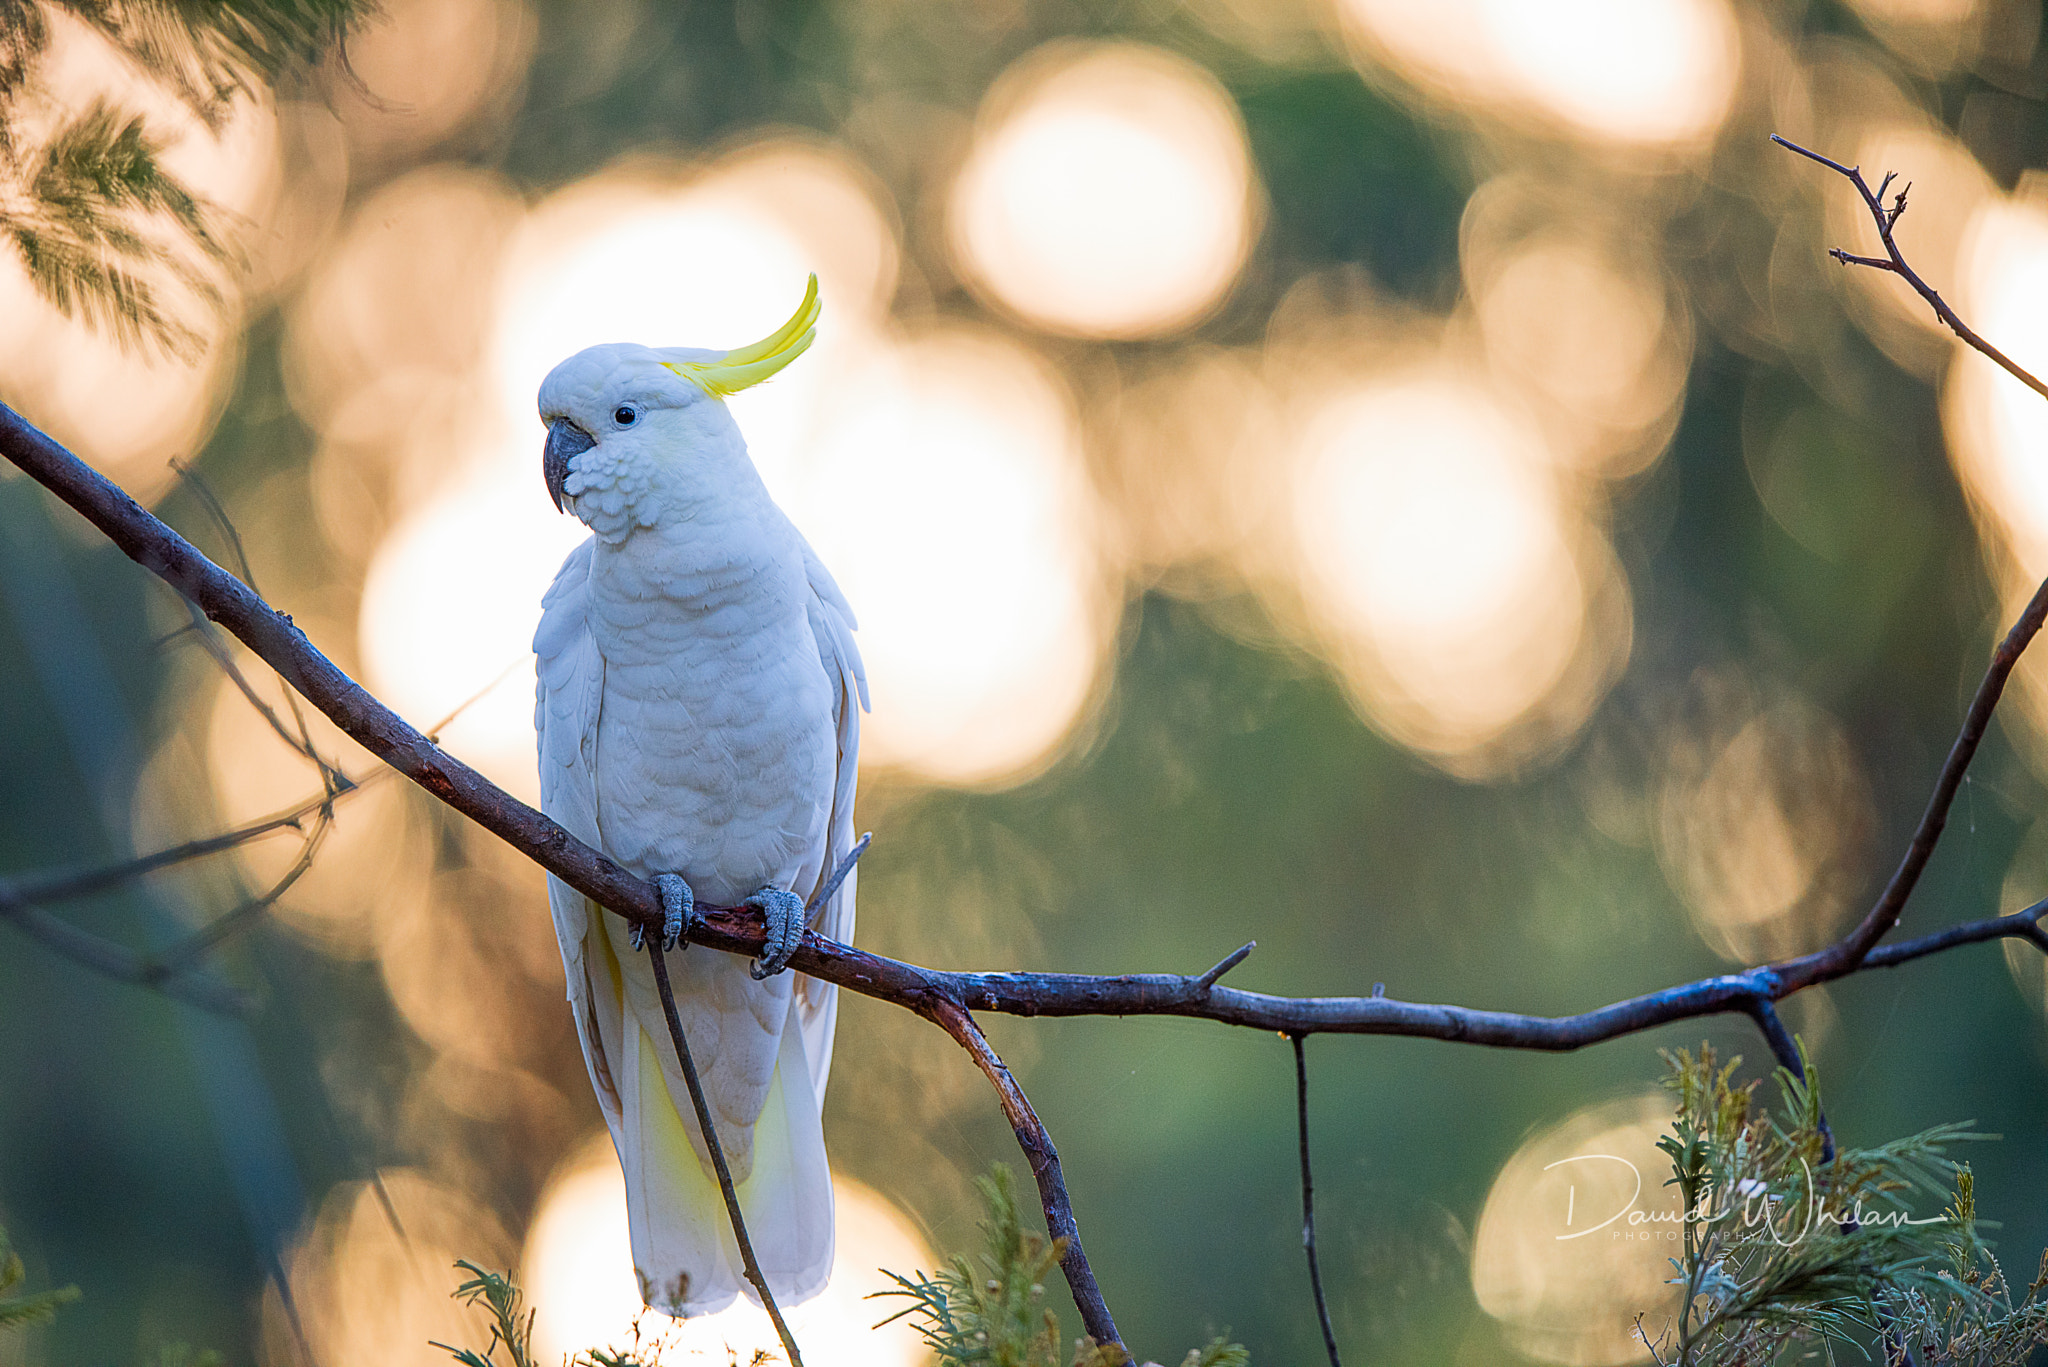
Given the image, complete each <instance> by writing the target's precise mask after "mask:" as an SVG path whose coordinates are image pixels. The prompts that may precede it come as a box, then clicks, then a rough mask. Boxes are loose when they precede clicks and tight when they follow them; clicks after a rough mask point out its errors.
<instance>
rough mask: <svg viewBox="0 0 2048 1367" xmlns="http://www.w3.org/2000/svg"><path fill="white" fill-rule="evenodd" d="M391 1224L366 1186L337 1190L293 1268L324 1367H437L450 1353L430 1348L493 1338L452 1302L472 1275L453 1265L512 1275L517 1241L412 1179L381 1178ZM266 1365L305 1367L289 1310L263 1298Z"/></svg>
mask: <svg viewBox="0 0 2048 1367" xmlns="http://www.w3.org/2000/svg"><path fill="white" fill-rule="evenodd" d="M380 1177H381V1178H382V1181H383V1187H384V1194H385V1195H386V1196H388V1197H389V1198H390V1201H391V1208H392V1210H391V1214H395V1215H396V1216H397V1221H398V1227H394V1226H393V1223H392V1219H391V1214H387V1212H386V1211H385V1208H384V1206H383V1204H382V1202H380V1201H379V1200H378V1199H377V1193H376V1192H375V1191H374V1190H373V1189H372V1188H371V1187H370V1186H369V1184H367V1183H360V1182H352V1183H347V1184H344V1185H342V1186H340V1187H337V1188H335V1189H334V1191H333V1192H332V1193H330V1194H329V1196H328V1197H327V1200H326V1201H325V1202H324V1203H323V1204H322V1206H321V1208H320V1216H319V1219H318V1220H317V1221H316V1222H315V1225H314V1228H313V1230H312V1232H311V1234H310V1235H309V1236H308V1237H307V1238H305V1239H304V1240H303V1241H302V1242H301V1243H300V1244H299V1246H298V1247H297V1248H295V1249H294V1250H293V1251H292V1255H291V1258H290V1260H289V1263H288V1268H289V1275H290V1277H291V1286H292V1297H293V1301H294V1303H295V1305H296V1307H297V1310H298V1316H299V1321H300V1323H301V1324H302V1325H303V1326H304V1327H305V1333H306V1339H307V1342H308V1344H309V1346H310V1347H311V1348H312V1350H313V1357H314V1359H315V1360H316V1361H319V1362H375V1363H379V1364H381V1365H382V1367H430V1365H431V1364H443V1363H446V1362H447V1361H448V1351H447V1350H446V1349H445V1348H437V1347H435V1346H434V1345H433V1343H432V1342H430V1340H435V1339H438V1340H439V1341H440V1342H442V1343H449V1344H455V1345H457V1346H459V1347H466V1348H474V1349H476V1350H478V1351H481V1350H482V1349H483V1347H484V1345H485V1344H486V1343H487V1342H488V1341H489V1338H488V1331H487V1330H485V1329H483V1328H482V1327H481V1325H482V1320H481V1318H480V1317H479V1316H478V1315H476V1314H475V1313H474V1312H472V1311H469V1310H465V1309H463V1308H462V1307H461V1306H459V1305H457V1304H456V1303H455V1301H454V1300H453V1299H452V1298H451V1296H450V1293H451V1292H453V1291H454V1290H455V1288H456V1286H457V1284H459V1283H460V1282H461V1281H462V1280H463V1278H464V1276H465V1274H464V1273H463V1272H461V1271H460V1270H459V1269H457V1268H456V1267H455V1260H456V1259H458V1258H467V1259H469V1260H470V1261H472V1262H475V1263H477V1264H479V1265H481V1266H484V1267H504V1266H506V1265H507V1264H506V1255H507V1254H508V1253H509V1252H510V1251H511V1248H510V1243H511V1241H510V1240H509V1239H508V1238H507V1237H506V1235H505V1231H504V1230H503V1229H502V1228H500V1227H499V1225H498V1222H497V1221H496V1220H495V1219H493V1218H492V1217H491V1215H490V1214H489V1213H488V1212H487V1211H485V1210H483V1209H481V1208H480V1207H478V1206H477V1205H476V1204H475V1203H474V1202H472V1201H471V1200H470V1199H469V1198H468V1197H466V1196H464V1195H462V1194H461V1193H460V1192H458V1191H455V1190H453V1189H452V1188H449V1187H444V1186H441V1185H439V1184H438V1183H436V1182H434V1181H433V1180H432V1179H430V1178H427V1177H425V1176H422V1175H421V1174H419V1173H417V1172H414V1171H411V1170H410V1169H386V1170H385V1171H384V1172H383V1173H381V1174H380ZM264 1312H265V1313H264V1318H265V1320H266V1324H265V1326H264V1340H265V1344H266V1349H267V1351H266V1352H265V1354H264V1357H265V1359H266V1361H268V1362H269V1363H271V1364H273V1367H284V1364H287V1363H296V1362H299V1361H301V1360H302V1354H301V1353H299V1352H297V1351H294V1346H293V1337H292V1332H291V1329H290V1327H289V1325H288V1322H285V1315H284V1308H283V1306H282V1304H281V1303H280V1302H279V1301H278V1300H277V1299H276V1297H275V1295H274V1294H273V1295H271V1296H267V1297H265V1307H264Z"/></svg>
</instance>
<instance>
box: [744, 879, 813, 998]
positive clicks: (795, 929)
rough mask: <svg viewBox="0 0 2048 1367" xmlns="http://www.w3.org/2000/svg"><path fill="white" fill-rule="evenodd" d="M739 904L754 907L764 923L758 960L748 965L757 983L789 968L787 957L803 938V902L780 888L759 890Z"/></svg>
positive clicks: (793, 894)
mask: <svg viewBox="0 0 2048 1367" xmlns="http://www.w3.org/2000/svg"><path fill="white" fill-rule="evenodd" d="M740 905H742V906H748V907H752V908H754V909H755V910H756V911H758V912H760V913H761V919H762V920H763V921H764V922H766V923H767V927H768V936H767V938H766V939H765V940H763V941H762V942H761V957H760V958H758V959H756V960H754V962H753V963H752V964H751V965H749V966H748V969H747V971H748V972H750V973H752V974H753V975H754V977H755V979H756V980H757V981H758V980H759V979H762V978H772V977H774V976H775V975H776V974H778V973H780V972H781V971H782V970H783V969H785V968H787V967H789V956H790V955H792V954H794V953H796V947H797V945H798V944H799V943H801V942H802V940H803V938H804V899H803V898H801V897H799V896H797V895H796V894H795V893H793V892H788V891H785V890H784V889H782V888H762V889H761V890H760V891H759V892H757V893H755V894H754V895H753V896H751V897H749V898H748V899H747V900H746V901H745V902H742V903H741V904H740Z"/></svg>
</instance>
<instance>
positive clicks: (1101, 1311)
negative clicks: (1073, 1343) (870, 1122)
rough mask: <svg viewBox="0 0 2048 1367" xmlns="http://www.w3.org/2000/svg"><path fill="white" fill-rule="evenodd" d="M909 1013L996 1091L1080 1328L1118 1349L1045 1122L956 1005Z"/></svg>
mask: <svg viewBox="0 0 2048 1367" xmlns="http://www.w3.org/2000/svg"><path fill="white" fill-rule="evenodd" d="M915 1009H916V1010H917V1012H918V1013H919V1014H920V1015H922V1016H923V1017H924V1018H925V1019H927V1020H929V1021H931V1022H932V1023H933V1024H934V1025H936V1026H938V1027H939V1028H940V1029H941V1030H944V1031H945V1032H946V1033H947V1034H949V1035H951V1036H952V1037H953V1039H954V1041H955V1042H956V1043H958V1044H959V1046H960V1047H961V1048H962V1049H965V1050H966V1051H967V1056H968V1057H969V1058H971V1059H973V1060H974V1066H975V1067H977V1068H979V1069H981V1071H982V1074H983V1075H984V1076H985V1077H987V1078H988V1080H989V1083H990V1085H991V1086H993V1087H994V1088H995V1089H996V1096H997V1098H998V1099H999V1100H1000V1101H1001V1102H1002V1106H1003V1115H1004V1117H1005V1118H1006V1119H1008V1120H1009V1122H1010V1128H1011V1130H1013V1131H1014V1132H1015V1133H1016V1135H1017V1147H1019V1148H1020V1149H1022V1150H1023V1151H1024V1161H1025V1162H1027V1163H1029V1164H1030V1165H1031V1175H1032V1177H1033V1178H1034V1179H1035V1180H1036V1181H1037V1183H1038V1195H1039V1199H1040V1203H1041V1204H1042V1205H1043V1206H1044V1208H1045V1228H1046V1232H1047V1233H1049V1234H1051V1235H1052V1237H1053V1238H1054V1239H1057V1240H1060V1241H1062V1252H1061V1254H1060V1271H1061V1272H1063V1273H1065V1274H1066V1278H1067V1289H1068V1290H1069V1291H1071V1292H1072V1293H1073V1296H1074V1306H1075V1308H1076V1309H1078V1310H1079V1311H1080V1312H1081V1324H1082V1327H1084V1328H1085V1329H1087V1331H1088V1333H1089V1334H1090V1335H1092V1336H1093V1337H1094V1339H1095V1341H1096V1342H1097V1343H1114V1344H1118V1345H1121V1344H1122V1343H1123V1338H1122V1337H1121V1336H1120V1335H1119V1334H1118V1333H1117V1331H1116V1321H1115V1320H1114V1319H1112V1318H1111V1317H1110V1313H1109V1306H1108V1304H1107V1303H1106V1302H1105V1301H1104V1300H1103V1299H1102V1288H1101V1287H1100V1286H1098V1285H1097V1284H1096V1281H1095V1272H1094V1269H1092V1268H1090V1267H1089V1266H1088V1255H1087V1254H1086V1253H1084V1252H1082V1250H1081V1227H1080V1225H1079V1224H1078V1223H1076V1222H1075V1220H1074V1205H1073V1202H1072V1201H1071V1200H1070V1199H1069V1198H1068V1196H1067V1181H1066V1177H1065V1175H1064V1174H1063V1173H1062V1172H1061V1171H1060V1153H1059V1150H1058V1149H1056V1148H1054V1147H1053V1142H1052V1136H1051V1135H1050V1134H1048V1133H1046V1129H1045V1122H1044V1121H1042V1120H1040V1119H1039V1118H1038V1112H1037V1111H1036V1110H1034V1109H1033V1108H1032V1105H1031V1098H1030V1097H1027V1096H1026V1095H1024V1089H1023V1087H1021V1086H1019V1085H1018V1083H1017V1079H1016V1078H1015V1077H1013V1076H1012V1075H1011V1073H1010V1069H1009V1065H1007V1064H1005V1063H1004V1062H1003V1060H1002V1058H1001V1057H1000V1056H999V1055H998V1054H997V1053H996V1051H995V1050H994V1049H993V1048H992V1047H990V1045H989V1042H988V1036H986V1035H984V1034H982V1033H981V1027H980V1026H979V1025H977V1024H975V1021H974V1017H973V1016H972V1015H971V1014H969V1013H968V1011H967V1009H966V1008H965V1007H963V1006H961V1005H960V1003H958V1002H956V1001H954V1000H952V999H951V998H948V997H943V996H934V997H928V998H926V999H925V1000H923V1001H922V1002H920V1003H919V1004H918V1005H917V1006H916V1008H915Z"/></svg>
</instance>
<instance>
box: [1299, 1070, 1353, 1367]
mask: <svg viewBox="0 0 2048 1367" xmlns="http://www.w3.org/2000/svg"><path fill="white" fill-rule="evenodd" d="M1301 1041H1302V1037H1301V1036H1300V1035H1289V1036H1288V1037H1287V1042H1288V1043H1289V1044H1291V1045H1293V1046H1294V1118H1295V1127H1296V1130H1297V1132H1298V1133H1299V1136H1300V1139H1301V1246H1302V1247H1303V1248H1304V1249H1306V1250H1307V1251H1308V1285H1309V1290H1310V1291H1312V1292H1313V1293H1314V1294H1315V1298H1316V1319H1317V1321H1318V1322H1319V1323H1320V1324H1321V1325H1322V1327H1323V1347H1324V1349H1325V1350H1326V1351H1328V1353H1329V1354H1330V1367H1344V1364H1343V1363H1342V1362H1340V1361H1338V1359H1337V1331H1336V1330H1334V1329H1332V1328H1331V1327H1330V1305H1329V1302H1328V1301H1326V1300H1325V1299H1323V1268H1322V1264H1321V1263H1320V1262H1318V1261H1317V1260H1316V1183H1315V1176H1314V1172H1313V1170H1312V1169H1311V1168H1310V1167H1309V1161H1308V1060H1307V1059H1306V1058H1305V1057H1304V1056H1303V1054H1302V1047H1301Z"/></svg>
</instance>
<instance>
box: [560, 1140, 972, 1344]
mask: <svg viewBox="0 0 2048 1367" xmlns="http://www.w3.org/2000/svg"><path fill="white" fill-rule="evenodd" d="M832 1190H833V1196H834V1200H835V1204H836V1209H837V1222H838V1232H837V1247H836V1249H835V1251H834V1256H833V1263H832V1280H831V1283H830V1284H829V1285H828V1286H827V1287H826V1288H825V1291H824V1293H823V1294H821V1295H819V1296H817V1297H816V1298H814V1299H812V1300H809V1301H806V1302H805V1303H803V1304H802V1305H799V1306H795V1307H789V1306H785V1307H783V1313H784V1315H785V1317H786V1318H787V1319H788V1320H789V1327H790V1331H791V1332H792V1333H794V1334H795V1335H796V1338H797V1342H798V1343H799V1344H801V1345H802V1347H803V1353H804V1360H805V1361H806V1362H810V1361H816V1362H818V1363H819V1364H821V1367H893V1365H894V1364H902V1365H903V1367H916V1365H917V1364H921V1363H923V1362H924V1361H925V1360H926V1352H925V1350H924V1347H923V1344H922V1341H921V1340H920V1339H919V1338H918V1336H917V1334H916V1332H915V1331H913V1330H912V1329H911V1328H910V1327H909V1326H908V1325H907V1324H905V1323H904V1322H903V1321H901V1320H899V1321H897V1322H896V1323H894V1324H891V1325H889V1326H887V1327H886V1328H883V1329H874V1328H873V1327H872V1326H873V1325H874V1324H875V1322H876V1321H878V1320H881V1319H883V1318H885V1317H886V1316H887V1315H889V1314H890V1313H891V1312H893V1311H894V1310H896V1309H899V1308H900V1305H901V1303H900V1302H898V1303H891V1302H888V1301H871V1300H866V1299H864V1297H866V1296H867V1295H868V1294H869V1293H871V1292H875V1291H882V1290H887V1289H890V1288H891V1287H892V1286H893V1283H891V1282H889V1281H888V1279H887V1278H885V1277H883V1276H882V1274H881V1272H880V1271H879V1270H878V1269H880V1268H888V1269H889V1270H891V1271H893V1272H901V1273H904V1274H905V1275H909V1274H910V1273H912V1272H915V1271H918V1270H926V1271H929V1270H930V1269H931V1268H932V1267H933V1266H934V1263H935V1260H934V1258H933V1257H932V1253H931V1250H930V1249H929V1248H927V1247H926V1246H925V1243H924V1240H923V1239H922V1238H921V1237H920V1236H919V1235H918V1233H917V1231H916V1229H915V1228H914V1227H913V1226H912V1225H911V1223H910V1221H909V1219H908V1218H907V1217H906V1216H905V1215H904V1214H903V1213H902V1212H901V1211H899V1210H897V1209H896V1207H895V1206H893V1205H892V1204H890V1202H889V1201H888V1199H887V1198H885V1197H883V1196H882V1195H881V1194H880V1193H878V1192H875V1191H873V1190H872V1189H870V1188H868V1187H866V1186H863V1185H862V1184H860V1183H858V1182H855V1181H853V1180H852V1179H851V1178H848V1177H843V1176H839V1175H837V1174H835V1175H834V1176H833V1179H832ZM521 1278H522V1281H523V1283H524V1285H525V1287H526V1290H527V1294H528V1296H529V1297H530V1298H531V1301H532V1304H533V1305H534V1307H535V1308H536V1309H537V1310H538V1311H539V1317H538V1319H537V1320H536V1321H535V1323H534V1356H535V1360H536V1361H540V1362H559V1361H561V1360H562V1358H563V1356H564V1355H565V1354H569V1353H574V1352H580V1351H582V1350H584V1349H588V1348H593V1347H599V1348H602V1347H614V1348H618V1347H624V1346H626V1345H627V1344H629V1343H631V1342H632V1340H633V1336H634V1319H635V1317H636V1316H640V1315H642V1312H643V1307H642V1306H641V1303H640V1295H639V1291H638V1289H637V1284H636V1282H635V1280H634V1276H633V1259H632V1252H631V1247H630V1245H629V1243H628V1241H627V1234H626V1184H625V1179H624V1178H623V1177H622V1176H621V1175H620V1172H619V1162H618V1158H617V1156H616V1155H615V1154H614V1153H613V1151H612V1146H611V1140H610V1139H609V1138H607V1137H605V1136H603V1135H600V1136H598V1137H597V1138H596V1139H595V1140H593V1141H592V1142H591V1143H590V1144H588V1145H586V1146H585V1148H584V1149H583V1151H582V1152H581V1153H579V1154H578V1155H577V1156H576V1157H574V1158H572V1159H570V1160H569V1161H568V1162H567V1163H565V1164H564V1165H563V1167H562V1170H561V1171H560V1172H559V1173H558V1174H557V1175H556V1177H555V1178H554V1179H553V1181H552V1182H550V1183H549V1185H548V1189H547V1191H546V1192H545V1193H544V1194H543V1195H542V1197H541V1202H540V1208H539V1210H538V1212H537V1213H536V1214H535V1216H534V1220H533V1224H532V1227H531V1228H530V1229H529V1230H528V1232H527V1236H526V1252H525V1255H524V1257H523V1258H522V1260H521ZM640 1332H641V1334H642V1336H643V1341H644V1340H645V1339H651V1338H654V1337H656V1336H659V1338H660V1339H661V1341H662V1342H663V1343H664V1344H665V1345H670V1346H669V1348H668V1350H667V1354H666V1355H665V1357H664V1360H665V1361H669V1362H680V1361H685V1360H690V1361H695V1360H696V1359H695V1358H694V1357H692V1356H691V1354H693V1353H699V1352H701V1353H704V1354H706V1358H705V1360H707V1361H713V1362H723V1361H725V1360H726V1358H727V1352H726V1350H727V1348H728V1347H729V1348H731V1349H733V1350H735V1351H736V1352H737V1354H738V1359H737V1360H738V1361H740V1362H746V1361H748V1360H749V1359H750V1358H751V1356H752V1355H753V1353H754V1350H756V1349H760V1348H765V1349H768V1350H769V1351H771V1352H773V1353H775V1354H776V1355H777V1356H778V1357H779V1356H780V1355H781V1347H780V1344H779V1342H778V1340H777V1339H776V1336H775V1330H774V1327H773V1326H772V1325H770V1324H769V1322H768V1317H767V1315H766V1314H765V1313H764V1312H763V1311H762V1310H761V1309H760V1308H759V1307H757V1306H755V1305H753V1304H751V1303H749V1302H747V1301H745V1300H741V1301H739V1302H737V1303H735V1304H734V1305H733V1306H732V1307H731V1308H730V1309H727V1310H724V1311H721V1312H719V1313H718V1314H716V1315H707V1316H703V1317H700V1318H697V1319H690V1320H671V1319H669V1318H668V1317H667V1316H664V1315H661V1314H658V1313H655V1312H652V1311H647V1312H645V1314H644V1317H643V1318H642V1319H641V1323H640Z"/></svg>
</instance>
